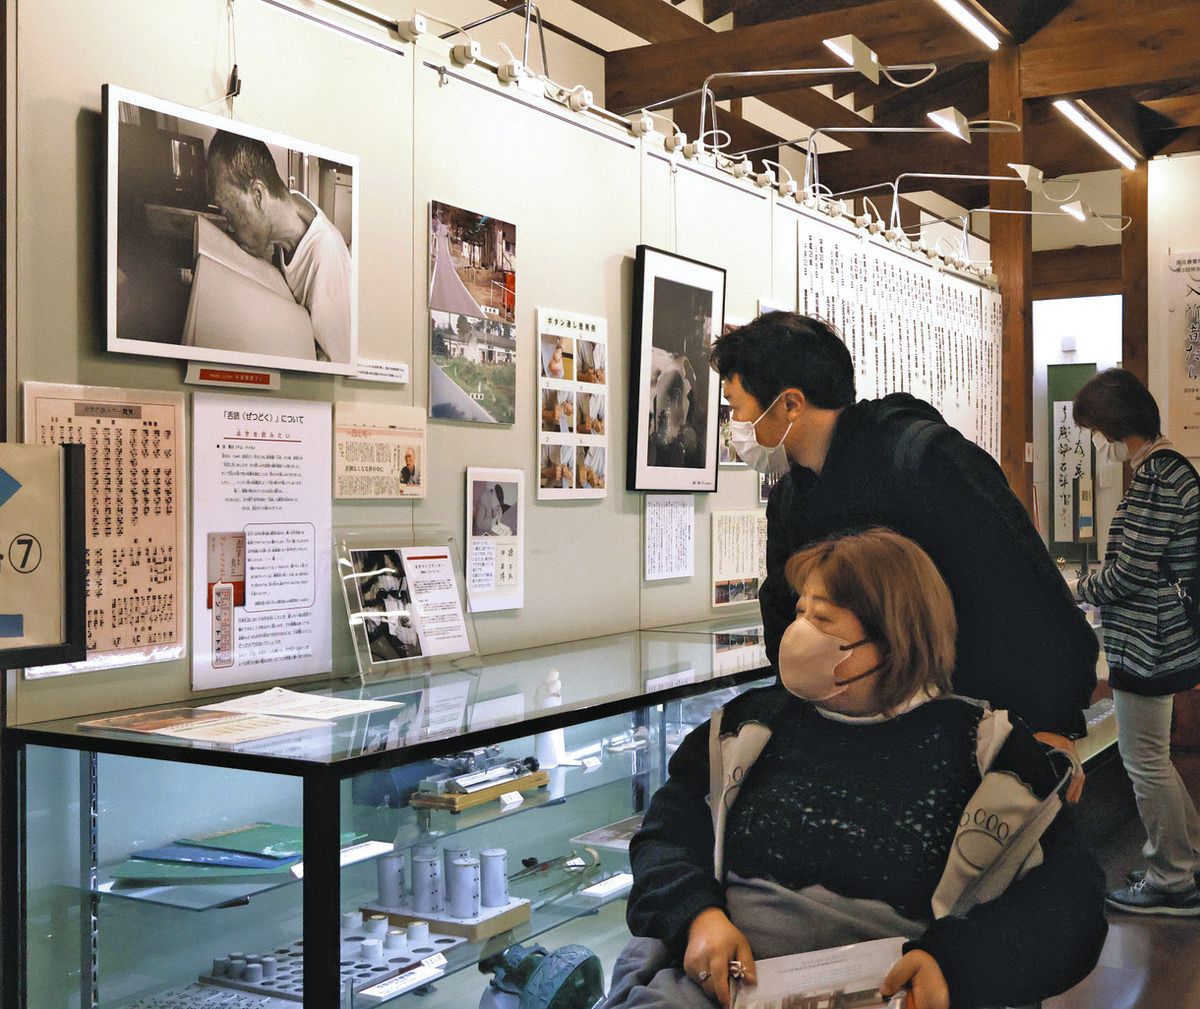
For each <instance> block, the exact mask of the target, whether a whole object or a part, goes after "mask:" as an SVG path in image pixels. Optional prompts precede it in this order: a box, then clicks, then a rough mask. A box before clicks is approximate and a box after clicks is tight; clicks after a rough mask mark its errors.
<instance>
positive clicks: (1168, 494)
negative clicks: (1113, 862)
mask: <svg viewBox="0 0 1200 1009" xmlns="http://www.w3.org/2000/svg"><path fill="white" fill-rule="evenodd" d="M1074 415H1075V423H1076V424H1078V425H1079V426H1080V427H1084V428H1090V429H1091V431H1092V441H1093V442H1094V443H1095V445H1096V449H1097V452H1098V458H1099V460H1100V462H1101V463H1102V464H1103V463H1105V462H1110V463H1111V462H1128V463H1129V465H1130V468H1131V469H1132V470H1133V480H1132V482H1131V483H1130V485H1129V490H1128V492H1127V493H1126V495H1125V499H1124V500H1123V501H1122V502H1121V504H1120V505H1119V506H1118V508H1117V513H1116V515H1115V516H1114V518H1113V521H1112V525H1111V526H1110V527H1109V531H1108V549H1107V551H1106V552H1105V559H1104V565H1103V567H1101V569H1100V570H1099V571H1096V572H1094V573H1092V574H1090V575H1088V576H1087V577H1085V578H1081V579H1079V580H1078V581H1077V582H1074V583H1072V584H1073V588H1074V590H1075V593H1076V595H1077V596H1078V597H1079V598H1080V599H1083V600H1084V601H1085V602H1089V603H1092V604H1093V605H1095V606H1099V607H1100V620H1101V623H1102V624H1103V625H1104V653H1105V656H1106V657H1107V658H1108V668H1109V684H1110V685H1111V686H1112V688H1113V702H1114V704H1115V706H1116V712H1117V745H1118V749H1119V750H1120V752H1121V760H1122V761H1123V762H1124V764H1125V769H1126V771H1128V772H1129V778H1130V780H1131V781H1132V782H1133V792H1134V795H1135V796H1136V798H1137V805H1138V813H1139V814H1140V815H1141V818H1142V825H1143V826H1144V827H1145V828H1146V844H1145V847H1144V848H1143V849H1142V853H1143V855H1144V856H1145V858H1146V868H1145V869H1139V870H1135V871H1134V872H1132V873H1130V874H1129V878H1128V879H1126V881H1125V882H1126V885H1125V886H1122V887H1119V888H1118V889H1116V890H1113V891H1112V892H1111V893H1110V894H1109V895H1108V903H1109V905H1110V906H1112V907H1114V908H1117V909H1118V910H1121V911H1130V912H1133V913H1135V914H1170V915H1183V916H1189V917H1190V916H1194V915H1200V891H1197V889H1196V881H1197V879H1200V817H1197V815H1196V807H1195V805H1193V803H1192V800H1191V797H1190V796H1189V795H1188V791H1187V788H1186V787H1185V785H1184V784H1183V781H1182V780H1181V779H1180V777H1179V772H1177V771H1176V770H1175V767H1174V765H1173V764H1172V763H1171V713H1172V710H1173V708H1174V701H1175V694H1176V693H1178V692H1179V691H1181V690H1190V689H1191V688H1192V687H1194V686H1196V684H1197V683H1200V637H1198V636H1197V633H1196V628H1195V627H1194V626H1193V625H1192V622H1191V620H1189V618H1188V615H1187V612H1186V611H1185V609H1184V605H1183V601H1182V599H1181V598H1180V592H1181V590H1186V589H1187V588H1188V587H1189V583H1190V581H1191V579H1192V575H1193V572H1194V571H1195V568H1196V563H1197V556H1198V555H1197V548H1198V547H1200V543H1198V540H1197V534H1198V533H1200V483H1198V482H1197V478H1196V471H1195V470H1194V469H1193V468H1192V464H1191V463H1189V462H1188V461H1187V459H1185V458H1184V457H1183V456H1182V455H1180V454H1179V453H1178V452H1177V451H1175V450H1174V449H1173V448H1172V447H1171V443H1170V442H1169V441H1168V440H1167V439H1166V438H1164V437H1163V434H1162V425H1161V423H1160V418H1159V412H1158V404H1157V403H1155V402H1154V397H1153V396H1151V395H1150V392H1149V390H1148V389H1147V388H1146V387H1145V386H1144V385H1142V383H1141V382H1140V381H1139V380H1138V378H1137V377H1136V376H1134V375H1133V374H1132V373H1130V372H1128V371H1123V370H1122V369H1120V368H1111V369H1109V370H1108V371H1104V372H1101V373H1100V374H1099V375H1097V376H1096V377H1095V378H1093V379H1092V380H1091V381H1090V382H1088V383H1087V385H1085V386H1084V387H1083V388H1082V389H1080V390H1079V393H1078V395H1077V396H1076V397H1075V405H1074Z"/></svg>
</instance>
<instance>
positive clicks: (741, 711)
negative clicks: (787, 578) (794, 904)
mask: <svg viewBox="0 0 1200 1009" xmlns="http://www.w3.org/2000/svg"><path fill="white" fill-rule="evenodd" d="M982 714H983V710H982V709H981V708H980V706H979V705H977V704H975V703H973V702H970V701H966V700H963V699H960V698H956V697H950V698H942V699H938V700H933V701H928V702H926V703H924V704H922V705H919V706H918V707H916V708H914V709H913V710H911V711H909V712H907V713H906V714H903V715H900V716H898V717H896V718H892V719H889V720H887V721H884V722H877V723H867V724H864V723H861V722H859V723H847V722H843V721H838V720H834V719H830V718H827V717H825V716H824V715H822V714H820V713H819V712H818V711H817V710H816V709H815V708H814V707H813V705H811V704H808V703H807V702H805V701H800V700H798V699H796V698H794V697H791V696H790V695H786V694H785V692H784V691H783V690H782V688H779V687H773V688H769V689H766V690H760V691H751V692H750V693H748V694H745V695H743V696H742V697H739V698H737V699H736V700H735V701H733V702H732V703H731V704H730V705H729V706H728V708H727V709H726V713H725V717H724V721H723V725H722V727H723V729H724V730H725V731H736V728H737V727H738V726H739V725H740V724H742V723H744V722H747V721H751V720H756V721H762V722H764V723H766V724H768V725H770V726H771V728H772V730H773V734H772V737H771V740H770V742H769V743H768V744H767V747H766V749H765V750H764V751H763V753H762V755H761V756H760V757H759V759H758V761H757V762H756V763H755V764H754V766H753V767H752V768H751V770H750V772H749V774H748V776H747V779H746V782H745V784H744V785H743V786H742V790H741V793H740V795H739V797H738V799H737V801H736V802H735V804H734V806H733V808H732V809H731V810H730V813H729V820H728V825H727V829H726V852H727V856H726V861H727V865H728V868H729V869H730V870H731V871H732V872H735V873H736V874H737V875H738V876H741V877H743V878H759V879H772V880H774V881H776V882H777V883H780V884H782V885H784V886H786V887H789V888H792V889H801V888H803V887H805V886H809V885H813V884H820V885H823V886H824V887H826V888H827V889H829V890H832V891H833V892H835V893H838V894H841V895H843V896H846V897H860V898H872V899H877V900H882V901H884V902H886V903H888V904H889V905H891V906H892V907H894V908H895V909H896V910H897V911H898V912H899V913H900V914H902V915H904V916H906V917H909V918H914V919H917V920H923V921H929V922H930V924H929V926H928V928H927V929H926V931H925V932H924V934H923V935H922V936H921V937H920V938H919V939H917V940H915V941H913V942H910V943H908V945H907V946H906V947H905V949H906V950H908V949H923V950H926V951H927V952H929V953H930V954H931V955H932V956H933V957H934V959H935V960H937V962H938V965H939V966H940V967H941V969H942V973H943V974H944V975H945V977H946V981H947V984H948V985H949V988H950V996H951V1004H952V1005H953V1006H954V1007H955V1009H970V1007H975V1006H988V1005H993V1006H994V1005H1016V1004H1022V1003H1027V1002H1033V1001H1037V1000H1039V999H1043V998H1048V997H1050V996H1051V995H1053V994H1057V993H1059V992H1062V991H1066V990H1067V989H1068V988H1070V987H1072V986H1073V985H1074V984H1076V983H1078V982H1079V981H1080V980H1082V979H1083V978H1084V977H1086V976H1087V974H1088V973H1089V972H1090V971H1091V969H1092V967H1093V966H1094V965H1095V963H1096V960H1097V958H1098V957H1099V954H1100V949H1101V947H1102V946H1103V943H1104V936H1105V933H1106V931H1107V924H1106V922H1105V918H1104V911H1103V898H1104V878H1103V874H1102V873H1101V871H1100V869H1099V866H1097V864H1096V862H1095V860H1094V859H1093V858H1092V857H1091V855H1090V854H1089V853H1088V852H1087V851H1085V850H1084V848H1083V847H1082V845H1081V843H1080V841H1079V838H1078V836H1077V834H1076V831H1075V824H1074V820H1073V817H1072V815H1071V813H1070V812H1069V811H1067V810H1065V809H1064V810H1063V811H1062V812H1060V813H1059V815H1058V817H1057V818H1056V819H1055V820H1054V822H1053V823H1052V824H1051V826H1050V828H1049V829H1048V830H1047V832H1046V833H1045V835H1044V836H1043V838H1042V849H1043V856H1044V860H1043V862H1042V864H1041V865H1040V866H1038V867H1036V868H1034V869H1032V870H1030V871H1029V872H1028V873H1027V874H1026V875H1025V876H1024V877H1023V878H1022V879H1020V880H1018V881H1017V882H1014V883H1013V884H1012V885H1011V886H1010V887H1009V888H1008V890H1007V891H1006V892H1005V893H1004V894H1003V895H1002V896H1000V897H999V898H997V899H996V900H993V901H990V902H988V903H985V904H981V905H978V906H976V907H974V908H973V909H971V910H970V911H969V912H967V913H966V914H965V915H962V916H948V917H944V918H941V919H939V920H937V921H933V920H932V918H933V913H932V909H931V904H930V901H931V898H932V895H933V892H934V890H935V889H936V887H937V884H938V881H939V880H940V878H941V874H942V870H943V868H944V866H945V864H946V860H947V857H948V856H949V852H950V845H951V843H952V841H953V838H954V834H955V831H956V829H957V827H958V822H959V817H960V815H961V813H962V810H963V808H964V807H965V806H966V804H967V801H968V800H969V799H970V797H971V795H972V794H973V793H974V791H975V789H976V788H977V787H978V785H979V782H980V775H979V769H978V765H977V762H976V756H975V743H976V732H977V729H978V726H979V721H980V719H981V717H982ZM708 735H709V726H708V723H705V724H704V725H702V726H700V727H699V728H698V729H696V730H694V731H693V732H692V733H690V734H689V735H688V737H687V738H686V739H685V740H684V741H683V743H682V744H681V745H680V747H679V750H678V751H677V752H676V753H675V755H674V757H673V758H672V759H671V763H670V778H669V780H668V781H667V782H666V783H665V784H664V785H663V787H662V788H661V789H659V791H658V792H657V793H656V794H655V796H654V798H653V800H652V801H651V803H650V808H649V810H648V811H647V814H646V817H645V820H644V822H643V825H642V829H641V831H640V832H639V833H638V834H637V835H636V837H635V838H634V839H633V842H632V844H631V847H630V857H631V860H632V864H633V874H634V884H633V890H632V892H631V894H630V898H629V911H628V919H629V927H630V929H631V930H632V931H633V933H634V934H635V935H642V936H650V937H653V938H657V939H661V940H663V941H664V942H666V943H667V945H668V946H670V947H671V949H672V951H673V952H674V953H675V954H676V955H677V956H678V957H680V958H681V957H682V954H683V951H684V949H685V947H686V944H687V933H688V928H689V926H690V925H691V923H692V920H693V919H694V918H695V917H696V915H697V914H699V913H700V911H702V910H704V909H705V908H707V907H721V908H723V907H724V906H725V901H724V887H723V886H722V885H721V884H720V883H718V882H717V881H716V879H714V877H713V859H712V856H713V830H712V819H711V816H710V813H709V809H708V806H707V804H706V802H705V795H706V793H707V792H708ZM1003 755H1004V759H1005V760H1006V761H1009V762H1011V763H1012V765H1013V766H1011V768H1009V769H1010V770H1012V771H1013V772H1014V773H1016V774H1017V775H1018V776H1019V777H1020V778H1021V779H1022V780H1024V781H1027V782H1029V783H1031V784H1032V785H1033V787H1034V789H1035V791H1037V792H1038V794H1039V795H1042V796H1045V795H1048V794H1049V793H1050V792H1051V791H1052V790H1053V788H1054V786H1055V784H1056V778H1055V774H1054V771H1053V768H1052V767H1051V765H1050V763H1049V761H1048V760H1047V758H1046V756H1045V754H1044V751H1043V750H1042V749H1041V747H1040V745H1039V744H1038V743H1037V742H1036V741H1035V740H1034V738H1033V736H1032V735H1031V734H1030V733H1029V732H1028V730H1027V729H1025V728H1024V726H1023V725H1021V724H1019V723H1018V724H1017V725H1015V726H1014V729H1013V734H1012V736H1011V737H1010V743H1009V745H1007V746H1006V747H1005V749H1004V751H1003ZM995 769H1004V768H1002V767H996V768H995Z"/></svg>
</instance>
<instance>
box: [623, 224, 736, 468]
mask: <svg viewBox="0 0 1200 1009" xmlns="http://www.w3.org/2000/svg"><path fill="white" fill-rule="evenodd" d="M724 316H725V271H724V270H723V269H721V268H720V267H718V266H710V265H708V264H707V263H701V262H698V261H696V260H694V259H685V258H684V257H683V256H676V255H674V254H672V253H670V252H663V251H662V250H661V249H653V248H651V247H649V246H647V245H639V246H638V248H637V261H636V264H635V268H634V281H633V333H632V336H631V339H630V347H631V353H632V361H631V366H630V391H629V451H628V454H627V459H628V463H627V474H626V481H625V482H626V489H627V490H631V491H715V490H716V489H717V423H718V409H717V407H718V398H719V393H720V383H719V381H718V380H717V377H716V375H715V374H714V373H713V372H712V370H711V369H710V368H709V365H708V356H709V351H710V350H711V349H712V344H713V340H714V339H715V338H716V336H717V334H718V333H720V332H721V326H722V323H723V320H724Z"/></svg>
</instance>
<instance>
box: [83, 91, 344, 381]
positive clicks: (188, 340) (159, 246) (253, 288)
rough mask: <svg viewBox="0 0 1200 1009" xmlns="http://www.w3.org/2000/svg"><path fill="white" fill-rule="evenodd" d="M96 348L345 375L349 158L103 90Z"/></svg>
mask: <svg viewBox="0 0 1200 1009" xmlns="http://www.w3.org/2000/svg"><path fill="white" fill-rule="evenodd" d="M104 115H105V127H106V131H107V140H108V168H107V180H106V181H107V201H106V214H107V313H108V349H109V350H111V351H117V352H121V353H126V354H145V355H149V356H151V357H172V358H181V359H184V360H199V361H212V362H217V363H222V364H235V365H245V366H252V367H253V366H257V367H266V368H285V369H290V370H293V371H313V372H322V373H325V374H335V375H352V374H354V373H355V372H356V370H357V358H358V217H359V214H358V188H359V169H358V159H357V158H356V157H355V156H354V155H352V154H347V153H345V152H342V151H336V150H332V149H330V148H327V147H322V146H320V145H318V144H314V143H310V142H309V141H305V140H297V139H295V138H293V137H288V136H284V135H282V134H279V133H274V132H272V131H270V130H265V129H260V128H258V127H255V126H249V125H247V124H246V123H241V122H237V121H236V120H232V119H229V118H226V117H224V116H216V115H211V114H209V113H207V112H203V111H201V110H199V109H193V108H190V107H188V106H186V105H177V104H175V103H174V102H167V101H163V100H162V99H159V98H153V97H151V96H149V95H143V94H139V93H138V92H135V91H129V90H127V89H125V88H121V87H118V86H116V85H113V84H108V85H105V88H104Z"/></svg>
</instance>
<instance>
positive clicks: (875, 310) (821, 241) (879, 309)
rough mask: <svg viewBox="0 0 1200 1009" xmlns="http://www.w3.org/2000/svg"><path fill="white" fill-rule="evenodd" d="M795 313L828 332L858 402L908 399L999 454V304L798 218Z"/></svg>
mask: <svg viewBox="0 0 1200 1009" xmlns="http://www.w3.org/2000/svg"><path fill="white" fill-rule="evenodd" d="M799 242H800V248H799V254H798V257H797V261H798V263H799V293H800V298H799V300H800V311H801V312H803V313H804V314H806V315H812V316H815V317H817V318H819V319H823V320H825V321H826V322H828V323H830V324H831V325H833V326H834V327H835V328H836V329H837V330H838V332H839V333H840V334H841V336H842V339H843V340H844V341H845V343H846V346H847V347H848V348H849V350H850V356H851V357H852V358H853V360H854V371H855V382H856V385H857V388H858V395H859V396H860V397H862V398H866V399H875V398H878V397H880V396H885V395H887V394H888V393H892V392H909V393H912V395H914V396H917V397H918V398H920V399H924V400H927V401H928V402H930V403H932V404H933V405H934V406H935V407H937V408H938V410H940V411H941V413H942V415H943V416H944V417H945V418H946V420H947V422H948V423H950V424H952V425H954V426H955V427H957V428H958V429H959V430H960V431H962V433H963V434H964V435H966V436H967V437H968V438H970V439H971V440H972V441H974V442H975V443H976V444H978V445H980V446H981V447H983V448H984V449H985V450H987V451H988V452H990V453H991V454H992V455H993V456H997V457H998V455H999V452H1000V419H999V414H1000V410H999V407H1000V327H999V323H1000V296H999V294H997V293H996V292H994V291H992V290H990V289H987V288H985V287H983V286H982V285H980V284H979V283H977V282H975V281H971V280H968V279H966V278H964V277H959V276H955V275H951V274H947V273H943V272H938V271H936V270H935V268H934V267H933V266H932V265H931V264H929V263H928V262H925V261H923V260H920V259H917V258H915V257H914V256H911V255H908V254H906V253H903V252H901V251H899V250H897V249H895V248H893V247H891V246H889V245H884V244H881V243H880V242H879V241H877V240H869V239H866V238H865V237H864V236H863V234H862V233H861V232H857V231H854V230H852V229H850V228H849V227H848V226H843V225H841V224H838V223H833V222H829V221H824V220H818V219H812V220H810V219H808V218H807V217H805V218H803V219H802V220H801V223H800V228H799Z"/></svg>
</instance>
